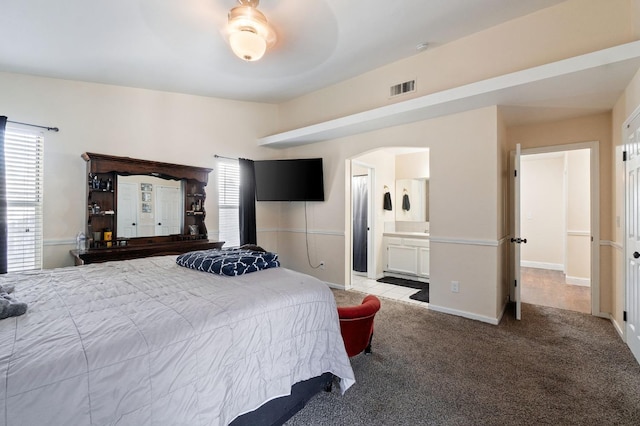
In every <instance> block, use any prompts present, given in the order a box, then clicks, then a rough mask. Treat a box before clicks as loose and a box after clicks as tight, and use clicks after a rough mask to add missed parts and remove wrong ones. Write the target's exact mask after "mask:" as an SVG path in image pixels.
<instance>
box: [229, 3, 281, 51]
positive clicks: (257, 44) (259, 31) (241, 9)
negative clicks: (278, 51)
mask: <svg viewBox="0 0 640 426" xmlns="http://www.w3.org/2000/svg"><path fill="white" fill-rule="evenodd" d="M238 3H239V6H236V7H234V8H233V9H231V10H230V11H229V15H228V24H227V39H228V41H229V45H230V46H231V50H232V51H233V53H235V55H236V56H238V57H239V58H240V59H243V60H245V61H257V60H258V59H260V58H262V56H263V55H264V54H265V52H266V51H267V47H272V46H273V45H274V44H275V42H276V39H277V37H276V32H275V30H274V29H273V27H272V26H271V25H270V24H269V22H268V21H267V18H266V17H265V16H264V14H263V13H262V12H260V11H259V10H258V4H259V3H260V0H238Z"/></svg>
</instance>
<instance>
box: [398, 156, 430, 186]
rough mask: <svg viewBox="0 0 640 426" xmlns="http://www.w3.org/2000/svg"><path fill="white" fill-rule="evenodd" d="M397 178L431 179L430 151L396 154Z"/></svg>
mask: <svg viewBox="0 0 640 426" xmlns="http://www.w3.org/2000/svg"><path fill="white" fill-rule="evenodd" d="M395 158H396V180H397V179H420V178H425V179H429V151H422V152H412V153H410V154H399V155H396V157H395Z"/></svg>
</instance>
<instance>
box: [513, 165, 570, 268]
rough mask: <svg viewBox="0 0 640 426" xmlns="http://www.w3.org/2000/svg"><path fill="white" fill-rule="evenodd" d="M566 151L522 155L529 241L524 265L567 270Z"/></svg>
mask: <svg viewBox="0 0 640 426" xmlns="http://www.w3.org/2000/svg"><path fill="white" fill-rule="evenodd" d="M564 166H565V157H564V154H562V153H558V154H555V155H552V156H549V155H546V154H544V155H523V156H522V158H521V160H520V169H521V172H522V173H521V179H520V209H521V211H520V217H521V219H520V226H521V228H520V229H521V232H520V233H521V234H522V237H523V238H526V239H527V244H523V245H522V247H521V252H520V253H521V261H522V265H523V266H530V267H540V268H548V269H556V270H559V271H564V262H565V259H564V253H565V250H564V245H565V229H566V225H565V217H566V216H565V187H564V170H565V167H564Z"/></svg>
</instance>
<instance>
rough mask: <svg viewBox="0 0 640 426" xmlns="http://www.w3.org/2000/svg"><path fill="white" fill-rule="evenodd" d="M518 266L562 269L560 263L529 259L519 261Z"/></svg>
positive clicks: (562, 266)
mask: <svg viewBox="0 0 640 426" xmlns="http://www.w3.org/2000/svg"><path fill="white" fill-rule="evenodd" d="M520 266H523V267H525V268H537V269H551V270H553V271H564V265H562V263H547V262H534V261H531V260H522V261H520Z"/></svg>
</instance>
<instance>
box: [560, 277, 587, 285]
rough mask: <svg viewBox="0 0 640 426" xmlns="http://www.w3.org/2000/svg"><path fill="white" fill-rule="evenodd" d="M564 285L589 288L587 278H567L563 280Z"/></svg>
mask: <svg viewBox="0 0 640 426" xmlns="http://www.w3.org/2000/svg"><path fill="white" fill-rule="evenodd" d="M565 283H567V284H571V285H579V286H580V287H591V280H590V279H589V278H580V277H569V276H567V277H566V278H565Z"/></svg>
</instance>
